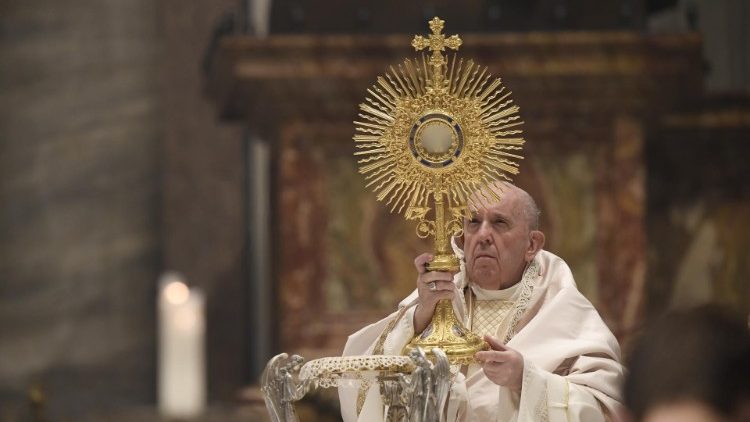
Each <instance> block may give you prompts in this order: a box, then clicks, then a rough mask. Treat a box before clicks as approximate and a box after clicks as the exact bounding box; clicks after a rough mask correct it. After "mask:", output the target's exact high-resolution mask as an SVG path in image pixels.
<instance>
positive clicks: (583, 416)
mask: <svg viewBox="0 0 750 422" xmlns="http://www.w3.org/2000/svg"><path fill="white" fill-rule="evenodd" d="M518 410H519V412H518V420H519V421H526V420H534V421H549V422H573V421H581V422H604V421H606V420H607V419H606V417H605V412H606V411H605V410H604V409H603V408H602V406H601V405H600V403H599V401H598V400H597V398H596V397H595V396H594V394H593V393H592V392H591V391H590V390H589V389H588V388H587V387H586V386H583V385H579V384H576V383H574V382H571V381H570V380H569V379H568V378H567V377H565V376H561V375H556V374H553V373H551V372H548V371H545V370H543V369H540V368H538V367H537V366H536V365H534V364H533V363H532V362H531V361H529V360H525V361H524V370H523V386H522V388H521V397H520V401H519V409H518Z"/></svg>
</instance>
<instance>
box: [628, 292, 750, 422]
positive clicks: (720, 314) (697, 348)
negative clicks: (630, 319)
mask: <svg viewBox="0 0 750 422" xmlns="http://www.w3.org/2000/svg"><path fill="white" fill-rule="evenodd" d="M627 368H628V369H629V370H630V373H629V375H628V377H627V379H626V382H625V391H624V394H625V404H626V406H627V407H628V409H629V412H630V419H631V420H633V421H636V422H730V421H731V422H735V421H742V422H746V421H750V330H748V326H747V320H744V319H742V318H737V317H736V316H735V315H733V314H730V313H729V312H727V311H726V310H723V309H720V308H718V307H713V306H707V307H700V308H695V309H691V310H687V311H680V312H675V313H671V314H668V315H666V316H665V317H663V318H661V319H659V320H658V321H656V322H655V323H654V324H653V325H651V326H649V327H647V328H646V330H645V331H644V333H643V334H642V335H641V336H640V337H639V338H638V339H637V340H636V344H635V346H634V348H633V349H632V351H631V353H630V355H629V361H628V364H627Z"/></svg>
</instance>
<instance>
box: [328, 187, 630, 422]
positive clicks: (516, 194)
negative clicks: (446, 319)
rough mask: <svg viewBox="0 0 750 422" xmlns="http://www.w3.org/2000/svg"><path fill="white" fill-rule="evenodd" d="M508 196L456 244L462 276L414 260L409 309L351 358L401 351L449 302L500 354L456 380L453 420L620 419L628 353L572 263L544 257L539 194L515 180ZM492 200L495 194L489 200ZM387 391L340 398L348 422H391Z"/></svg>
mask: <svg viewBox="0 0 750 422" xmlns="http://www.w3.org/2000/svg"><path fill="white" fill-rule="evenodd" d="M490 188H491V189H493V190H494V191H495V192H496V193H497V194H498V196H500V197H501V198H502V199H501V201H499V202H497V203H486V202H485V203H484V206H480V207H477V209H475V210H473V212H472V217H471V218H470V219H467V220H465V221H464V234H463V239H457V240H456V242H454V250H455V251H456V253H457V254H458V255H459V257H460V258H461V270H460V271H459V272H458V273H457V274H451V273H447V272H429V271H426V270H425V264H426V263H427V262H428V261H429V260H430V259H431V256H430V255H428V254H423V255H420V256H419V257H417V258H416V260H415V261H414V263H415V266H416V268H417V272H418V273H419V276H418V278H417V283H416V284H417V289H416V291H415V292H414V293H412V294H411V295H410V296H409V297H408V298H406V299H405V300H404V301H402V302H401V304H400V306H399V310H398V311H397V312H395V313H393V314H392V315H390V316H388V317H387V318H385V319H383V320H381V321H379V322H376V323H375V324H372V325H370V326H368V327H365V328H363V329H362V330H360V331H359V332H357V333H355V334H353V335H352V336H350V337H349V340H348V341H347V344H346V347H345V348H344V355H363V354H401V351H402V349H403V347H404V346H405V345H406V344H407V343H408V342H409V340H410V339H411V338H412V337H413V336H414V334H415V333H420V332H421V331H422V330H424V329H425V328H426V327H427V326H428V324H429V323H430V321H431V319H432V314H433V312H434V310H435V305H436V304H437V302H438V301H439V300H440V299H451V300H452V301H453V307H454V310H455V312H456V315H457V316H458V317H459V318H462V319H463V322H464V324H465V325H466V326H467V327H468V328H470V329H471V330H472V331H474V332H475V333H477V334H479V335H481V336H484V339H485V340H486V341H487V342H488V343H489V345H490V347H491V348H492V350H489V351H482V352H478V353H477V354H476V356H475V358H476V360H477V362H478V363H477V364H472V365H469V366H468V367H465V368H462V369H461V371H460V372H459V373H458V374H457V376H456V379H455V380H454V384H453V388H452V390H451V397H450V399H449V405H448V409H447V412H448V420H451V421H453V420H459V421H546V420H549V421H605V420H611V419H616V418H617V416H616V415H618V414H619V413H620V404H619V402H620V391H619V389H620V384H621V382H622V378H623V368H622V366H621V365H620V363H619V359H620V348H619V345H618V343H617V340H616V339H615V338H614V336H613V335H612V333H611V332H610V331H609V329H607V327H606V325H605V324H604V322H603V321H602V320H601V318H600V316H599V314H598V313H597V312H596V310H595V309H594V307H593V306H592V305H591V303H590V302H589V301H588V300H587V299H586V298H584V297H583V295H581V293H580V292H579V291H578V290H577V288H576V285H575V281H574V280H573V275H572V274H571V272H570V269H569V268H568V266H567V265H566V264H565V262H564V261H563V260H562V259H560V258H559V257H557V256H555V255H553V254H552V253H550V252H547V251H544V250H542V247H543V246H544V239H545V238H544V234H543V233H542V232H541V231H539V230H538V224H539V223H538V218H539V211H538V208H537V206H536V204H535V203H534V200H533V199H532V198H531V196H530V195H529V194H528V193H526V192H525V191H523V190H521V189H519V188H517V187H515V186H513V185H510V184H506V183H496V184H494V185H492V186H491V187H490ZM479 197H480V198H483V199H482V200H479V201H475V202H480V203H481V202H482V201H486V198H488V197H490V195H480V196H479ZM377 390H378V389H377V388H370V389H369V390H361V391H356V389H352V388H341V389H340V391H339V394H340V398H341V406H342V416H343V418H344V420H345V421H355V420H359V421H370V420H372V421H376V420H382V418H383V416H382V415H383V411H382V407H383V406H382V402H381V401H380V397H379V393H378V391H377Z"/></svg>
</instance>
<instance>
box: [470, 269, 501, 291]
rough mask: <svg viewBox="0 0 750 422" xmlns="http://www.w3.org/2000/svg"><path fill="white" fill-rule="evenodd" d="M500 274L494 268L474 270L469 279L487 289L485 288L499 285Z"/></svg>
mask: <svg viewBox="0 0 750 422" xmlns="http://www.w3.org/2000/svg"><path fill="white" fill-rule="evenodd" d="M499 274H500V272H499V271H497V269H494V268H481V267H480V268H474V270H473V271H471V272H470V273H469V279H470V280H471V281H472V282H474V284H477V285H479V287H482V288H487V287H485V286H491V285H494V284H496V283H497V280H498V278H499Z"/></svg>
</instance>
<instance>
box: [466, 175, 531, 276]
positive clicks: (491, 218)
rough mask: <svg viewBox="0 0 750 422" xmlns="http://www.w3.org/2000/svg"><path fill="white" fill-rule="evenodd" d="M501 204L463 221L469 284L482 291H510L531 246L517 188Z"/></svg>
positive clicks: (481, 209) (506, 191)
mask: <svg viewBox="0 0 750 422" xmlns="http://www.w3.org/2000/svg"><path fill="white" fill-rule="evenodd" d="M498 194H499V195H500V196H501V198H502V200H501V201H500V202H494V203H491V204H486V205H485V206H484V207H478V208H477V209H476V210H473V211H472V217H471V218H470V219H465V220H464V256H465V258H466V271H467V273H468V275H469V280H471V281H472V282H474V283H476V284H477V285H479V287H481V288H483V289H490V290H497V289H505V288H508V287H510V286H512V285H514V284H515V283H517V282H518V281H520V279H521V275H522V274H523V270H524V268H525V267H526V263H527V252H528V250H529V248H530V246H531V234H530V231H529V223H528V220H527V217H526V216H525V215H524V212H523V209H524V207H523V205H524V204H523V200H522V199H521V195H520V194H519V192H518V191H517V190H516V188H513V187H510V188H505V189H504V192H503V193H500V192H498Z"/></svg>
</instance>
